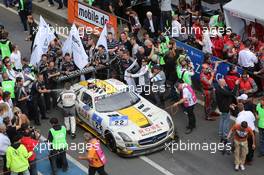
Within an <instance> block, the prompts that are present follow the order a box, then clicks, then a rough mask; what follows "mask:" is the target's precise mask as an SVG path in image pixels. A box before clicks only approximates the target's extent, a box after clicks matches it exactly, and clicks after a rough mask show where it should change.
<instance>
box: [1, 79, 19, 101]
mask: <svg viewBox="0 0 264 175" xmlns="http://www.w3.org/2000/svg"><path fill="white" fill-rule="evenodd" d="M15 84H16V83H15V81H12V80H8V81H3V82H2V89H3V92H5V91H7V92H10V93H11V94H10V96H11V98H15Z"/></svg>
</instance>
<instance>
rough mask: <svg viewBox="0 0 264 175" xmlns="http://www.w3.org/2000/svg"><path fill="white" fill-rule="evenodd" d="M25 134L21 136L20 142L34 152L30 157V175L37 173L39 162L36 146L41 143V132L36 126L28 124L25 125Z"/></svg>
mask: <svg viewBox="0 0 264 175" xmlns="http://www.w3.org/2000/svg"><path fill="white" fill-rule="evenodd" d="M24 128H25V129H24V134H23V137H22V138H21V140H20V142H21V144H23V145H24V146H25V147H26V149H27V151H28V152H32V153H33V154H32V156H31V157H29V158H28V161H29V172H30V175H37V174H38V170H37V162H36V156H37V155H36V153H35V152H34V148H35V147H36V146H37V145H38V143H39V138H40V136H41V135H40V133H39V131H37V130H35V129H34V128H29V127H28V125H26V126H25V127H24Z"/></svg>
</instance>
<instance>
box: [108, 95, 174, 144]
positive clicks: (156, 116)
mask: <svg viewBox="0 0 264 175" xmlns="http://www.w3.org/2000/svg"><path fill="white" fill-rule="evenodd" d="M104 115H107V116H108V117H112V116H127V117H128V124H127V125H125V126H113V125H111V124H109V127H110V130H111V131H112V132H113V133H114V134H115V135H118V132H123V133H125V134H127V135H128V136H129V137H130V138H132V140H140V139H144V138H148V137H151V136H154V135H157V134H160V133H164V132H167V131H168V130H170V126H169V124H168V122H167V118H169V120H171V117H170V115H169V114H168V113H167V112H166V111H164V110H162V109H160V108H158V107H156V106H154V105H153V104H151V103H150V102H148V101H142V100H141V101H140V102H139V103H137V104H135V105H133V106H130V107H128V108H125V109H122V110H119V111H115V112H111V113H107V114H106V113H104Z"/></svg>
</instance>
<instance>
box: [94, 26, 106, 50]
mask: <svg viewBox="0 0 264 175" xmlns="http://www.w3.org/2000/svg"><path fill="white" fill-rule="evenodd" d="M106 37H107V28H106V24H105V25H104V29H103V30H102V33H101V34H100V37H99V39H98V41H97V44H96V47H98V46H99V45H103V46H104V47H105V50H106V52H107V53H108V48H107V38H106Z"/></svg>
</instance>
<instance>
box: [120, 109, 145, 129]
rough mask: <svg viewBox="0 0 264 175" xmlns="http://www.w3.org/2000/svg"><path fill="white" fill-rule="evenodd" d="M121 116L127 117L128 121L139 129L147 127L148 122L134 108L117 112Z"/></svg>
mask: <svg viewBox="0 0 264 175" xmlns="http://www.w3.org/2000/svg"><path fill="white" fill-rule="evenodd" d="M118 112H119V113H120V114H121V115H124V116H128V119H129V120H130V121H132V122H133V123H135V124H136V125H137V126H139V127H143V126H147V125H149V121H148V119H147V118H146V116H145V115H144V114H142V113H141V112H140V111H139V110H137V109H136V108H135V107H133V106H132V107H129V108H125V109H122V110H119V111H118Z"/></svg>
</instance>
